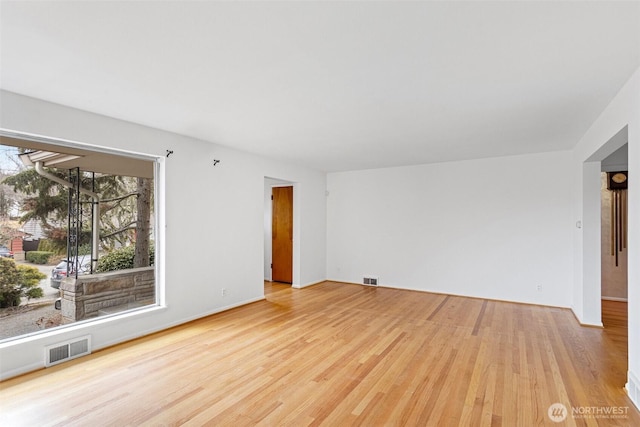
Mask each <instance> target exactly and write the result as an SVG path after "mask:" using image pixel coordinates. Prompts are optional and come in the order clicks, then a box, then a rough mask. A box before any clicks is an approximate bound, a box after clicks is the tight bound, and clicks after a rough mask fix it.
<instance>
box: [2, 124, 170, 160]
mask: <svg viewBox="0 0 640 427" xmlns="http://www.w3.org/2000/svg"><path fill="white" fill-rule="evenodd" d="M0 136H6V137H8V138H16V139H24V140H26V141H33V142H41V143H45V144H53V145H59V146H61V147H68V148H76V149H78V150H89V151H95V152H97V153H104V154H115V155H119V156H125V157H133V158H137V159H141V160H152V161H153V160H156V159H157V158H161V157H162V156H160V155H158V154H145V153H140V152H138V151H130V150H122V149H118V148H112V147H103V146H100V145H93V144H89V143H86V142H79V141H73V140H70V139H63V138H54V137H51V136H45V135H38V134H35V133H29V132H22V131H17V130H13V129H7V128H3V127H0Z"/></svg>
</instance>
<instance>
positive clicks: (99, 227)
mask: <svg viewBox="0 0 640 427" xmlns="http://www.w3.org/2000/svg"><path fill="white" fill-rule="evenodd" d="M155 171H156V162H155V160H154V159H153V158H144V157H141V156H131V155H127V154H123V153H116V152H110V151H97V150H94V149H87V148H86V147H83V146H82V145H79V144H73V143H65V142H60V141H56V140H50V139H46V138H40V137H31V136H25V135H17V134H15V133H8V132H3V131H0V341H2V340H10V339H15V338H18V337H22V336H25V335H27V334H34V333H39V332H41V331H44V330H48V329H51V328H56V327H64V326H65V325H68V324H73V323H75V322H79V321H91V320H93V319H98V318H104V317H105V316H113V315H118V314H120V313H122V312H126V311H130V310H135V309H140V308H143V307H147V306H151V305H155V304H157V297H158V292H157V285H156V275H155V235H156V233H155V224H156V223H157V221H156V220H155V218H156V209H155V208H154V200H155V188H156V185H155V179H154V175H155Z"/></svg>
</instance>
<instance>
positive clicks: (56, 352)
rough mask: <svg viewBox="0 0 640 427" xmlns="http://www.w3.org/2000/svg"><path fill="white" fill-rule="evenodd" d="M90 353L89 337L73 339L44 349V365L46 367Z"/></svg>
mask: <svg viewBox="0 0 640 427" xmlns="http://www.w3.org/2000/svg"><path fill="white" fill-rule="evenodd" d="M90 353H91V335H87V336H84V337H80V338H74V339H72V340H68V341H65V342H62V343H58V344H53V345H49V346H46V347H45V348H44V365H45V366H46V367H49V366H53V365H57V364H58V363H62V362H66V361H67V360H71V359H75V358H77V357H80V356H84V355H87V354H90Z"/></svg>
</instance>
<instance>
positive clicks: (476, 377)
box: [0, 282, 640, 426]
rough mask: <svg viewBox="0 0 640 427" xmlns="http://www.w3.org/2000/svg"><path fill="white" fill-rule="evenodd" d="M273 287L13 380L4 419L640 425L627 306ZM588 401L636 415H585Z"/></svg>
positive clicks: (3, 389) (335, 286)
mask: <svg viewBox="0 0 640 427" xmlns="http://www.w3.org/2000/svg"><path fill="white" fill-rule="evenodd" d="M265 293H266V296H267V299H266V300H265V301H261V302H257V303H253V304H249V305H246V306H243V307H240V308H236V309H233V310H229V311H227V312H224V313H219V314H217V315H213V316H210V317H207V318H204V319H200V320H197V321H194V322H191V323H189V324H187V325H183V326H180V327H176V328H173V329H170V330H167V331H164V332H161V333H157V334H154V335H151V336H149V337H145V338H142V339H139V340H135V341H131V342H128V343H125V344H122V345H118V346H115V347H112V348H109V349H106V350H103V351H99V352H96V353H94V354H92V355H90V356H87V357H84V358H81V359H77V360H75V361H71V362H69V363H65V364H62V365H59V366H56V367H53V368H49V369H46V370H41V371H37V372H34V373H31V374H28V375H24V376H21V377H19V378H15V379H11V380H8V381H5V382H3V383H0V412H1V413H0V425H3V426H13V425H20V426H22V425H33V426H49V425H53V426H103V425H110V426H111V425H112V426H128V425H131V426H138V425H149V426H172V425H192V426H200V425H212V426H228V425H233V426H244V425H270V426H307V425H326V426H356V425H363V426H385V425H405V426H431V425H433V426H436V425H437V426H441V425H464V426H467V425H473V426H476V425H478V426H479V425H487V426H488V425H498V426H500V425H502V426H516V425H519V426H533V425H606V426H610V425H621V426H638V425H640V415H639V413H638V411H637V410H636V409H635V407H634V406H633V404H632V403H631V401H630V400H629V399H628V397H627V396H626V394H625V392H624V390H623V386H624V383H625V378H626V369H627V365H626V332H625V328H626V320H624V321H623V320H621V316H623V315H624V317H625V319H626V311H625V310H626V308H622V306H620V305H616V303H614V304H608V303H605V304H603V307H604V309H605V314H606V315H605V322H604V323H605V325H606V328H605V329H600V328H589V327H581V326H579V325H578V323H577V321H576V319H575V318H574V316H573V314H572V313H571V312H570V311H569V310H566V309H559V308H550V307H540V306H532V305H523V304H514V303H507V302H499V301H488V300H482V299H473V298H463V297H455V296H447V295H438V294H429V293H420V292H411V291H401V290H393V289H385V288H370V287H364V286H358V285H347V284H339V283H335V282H324V283H322V284H319V285H316V286H312V287H309V288H305V289H300V290H295V289H291V288H290V287H289V286H284V285H279V284H275V283H274V284H272V283H266V284H265ZM618 304H619V303H618ZM625 307H626V305H625ZM607 316H609V317H610V318H609V317H607ZM556 402H559V403H563V404H564V405H566V407H567V409H568V411H569V414H568V417H567V418H566V420H565V421H564V422H563V423H558V424H557V423H554V422H552V421H551V420H550V418H549V417H548V414H547V411H548V408H549V406H550V405H551V404H553V403H556ZM586 407H589V408H594V407H595V408H611V407H616V408H618V409H617V410H618V411H619V410H624V408H628V409H626V411H627V413H626V418H619V419H612V418H608V419H604V418H574V417H573V415H572V414H571V411H572V408H586ZM583 411H584V409H583Z"/></svg>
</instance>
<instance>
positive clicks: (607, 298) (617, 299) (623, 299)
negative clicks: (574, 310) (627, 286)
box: [600, 295, 629, 302]
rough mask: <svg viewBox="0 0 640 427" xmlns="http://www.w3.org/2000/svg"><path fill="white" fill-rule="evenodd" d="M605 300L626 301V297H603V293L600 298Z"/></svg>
mask: <svg viewBox="0 0 640 427" xmlns="http://www.w3.org/2000/svg"><path fill="white" fill-rule="evenodd" d="M600 299H602V300H605V301H620V302H628V301H629V300H628V299H627V298H618V297H605V296H604V295H603V296H602V297H601V298H600Z"/></svg>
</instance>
